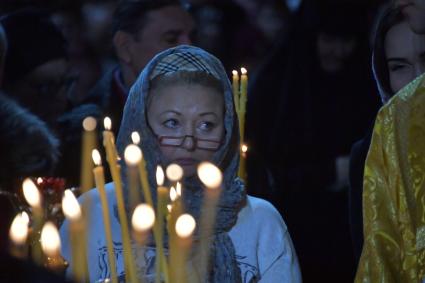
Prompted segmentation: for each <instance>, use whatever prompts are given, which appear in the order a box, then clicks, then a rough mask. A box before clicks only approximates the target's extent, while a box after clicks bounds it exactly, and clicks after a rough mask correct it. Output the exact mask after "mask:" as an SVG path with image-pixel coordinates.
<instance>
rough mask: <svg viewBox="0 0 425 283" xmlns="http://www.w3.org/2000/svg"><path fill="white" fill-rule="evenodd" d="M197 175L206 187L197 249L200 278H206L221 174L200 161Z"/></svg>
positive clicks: (209, 164) (212, 166) (210, 165)
mask: <svg viewBox="0 0 425 283" xmlns="http://www.w3.org/2000/svg"><path fill="white" fill-rule="evenodd" d="M198 176H199V179H200V180H201V182H202V183H203V184H204V185H205V186H206V188H207V189H206V190H205V191H204V204H203V206H202V211H203V213H202V215H201V223H200V225H201V226H200V238H201V241H200V245H199V251H198V253H200V257H199V258H200V262H199V270H200V274H201V278H206V276H207V266H208V261H209V247H210V244H211V237H209V236H210V235H212V234H213V228H214V222H215V218H216V213H217V211H216V210H217V203H218V199H219V197H220V192H221V182H222V180H223V175H222V173H221V171H220V169H218V167H216V166H215V165H213V164H211V163H209V162H202V163H201V164H200V165H199V166H198Z"/></svg>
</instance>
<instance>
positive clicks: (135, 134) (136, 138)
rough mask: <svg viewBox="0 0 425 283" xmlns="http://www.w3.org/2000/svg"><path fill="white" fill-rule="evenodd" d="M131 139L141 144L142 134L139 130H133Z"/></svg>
mask: <svg viewBox="0 0 425 283" xmlns="http://www.w3.org/2000/svg"><path fill="white" fill-rule="evenodd" d="M131 140H132V141H133V143H134V144H139V143H140V135H139V133H138V132H132V133H131Z"/></svg>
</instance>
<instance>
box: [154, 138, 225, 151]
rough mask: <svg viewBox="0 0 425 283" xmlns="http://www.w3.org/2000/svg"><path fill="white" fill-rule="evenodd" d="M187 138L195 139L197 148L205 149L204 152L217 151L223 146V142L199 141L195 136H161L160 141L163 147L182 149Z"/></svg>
mask: <svg viewBox="0 0 425 283" xmlns="http://www.w3.org/2000/svg"><path fill="white" fill-rule="evenodd" d="M187 138H191V139H193V141H194V143H195V147H196V148H198V149H203V150H209V151H216V150H217V149H218V148H219V147H220V145H221V144H222V142H221V141H216V140H207V139H199V138H196V137H194V136H182V137H170V136H159V137H158V141H159V144H160V145H161V146H172V147H180V146H182V145H183V143H184V141H185V140H186V139H187Z"/></svg>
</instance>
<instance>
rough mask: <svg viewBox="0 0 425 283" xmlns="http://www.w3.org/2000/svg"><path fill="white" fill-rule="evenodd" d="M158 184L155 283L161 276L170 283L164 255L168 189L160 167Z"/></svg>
mask: <svg viewBox="0 0 425 283" xmlns="http://www.w3.org/2000/svg"><path fill="white" fill-rule="evenodd" d="M156 182H157V185H158V189H157V199H158V201H157V207H156V209H157V210H156V211H157V212H156V215H157V221H156V222H155V227H154V229H155V230H154V236H155V243H156V253H157V254H156V262H155V269H156V277H155V282H156V283H159V282H160V278H161V274H163V275H164V279H165V281H166V282H169V279H168V264H167V262H166V260H165V254H164V245H163V239H164V237H163V234H164V232H163V230H164V217H165V210H166V209H167V208H166V205H167V198H168V189H167V188H166V187H164V186H163V184H164V171H163V170H162V168H161V167H160V166H158V167H157V169H156Z"/></svg>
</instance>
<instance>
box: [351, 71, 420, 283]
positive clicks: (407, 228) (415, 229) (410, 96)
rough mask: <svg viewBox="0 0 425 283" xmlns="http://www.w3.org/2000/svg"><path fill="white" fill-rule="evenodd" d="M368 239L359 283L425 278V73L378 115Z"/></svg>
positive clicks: (366, 215) (368, 176)
mask: <svg viewBox="0 0 425 283" xmlns="http://www.w3.org/2000/svg"><path fill="white" fill-rule="evenodd" d="M363 187H364V189H363V221H364V226H363V227H364V228H363V230H364V237H365V242H364V246H363V251H362V256H361V259H360V263H359V268H358V270H357V274H356V280H355V282H373V283H375V282H402V283H405V282H422V280H424V278H425V75H422V76H420V77H419V78H417V79H415V80H414V81H413V82H411V83H410V84H409V85H407V86H406V87H405V88H403V89H402V90H401V91H400V92H399V93H398V94H397V95H396V96H394V97H393V98H392V99H391V101H390V102H389V103H388V104H387V105H386V106H384V107H383V108H382V109H381V110H380V112H379V114H378V117H377V120H376V122H375V127H374V131H373V137H372V143H371V146H370V149H369V153H368V156H367V160H366V166H365V172H364V183H363Z"/></svg>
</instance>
